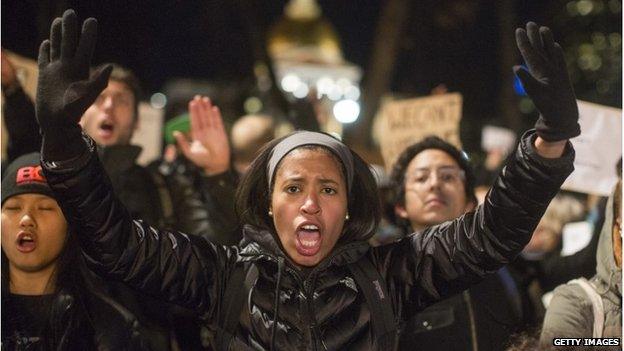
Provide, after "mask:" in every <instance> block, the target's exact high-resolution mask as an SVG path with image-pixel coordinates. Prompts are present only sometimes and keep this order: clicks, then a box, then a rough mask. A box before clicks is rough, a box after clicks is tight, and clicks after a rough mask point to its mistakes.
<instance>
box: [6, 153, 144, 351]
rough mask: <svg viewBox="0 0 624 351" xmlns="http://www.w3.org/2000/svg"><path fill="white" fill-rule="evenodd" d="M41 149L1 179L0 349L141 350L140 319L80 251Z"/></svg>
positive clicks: (22, 159)
mask: <svg viewBox="0 0 624 351" xmlns="http://www.w3.org/2000/svg"><path fill="white" fill-rule="evenodd" d="M39 160H40V156H39V154H37V153H34V154H27V155H24V156H21V157H19V158H17V159H16V160H15V161H14V162H13V163H11V165H9V166H8V169H7V172H6V175H5V177H4V178H3V180H2V277H1V278H2V338H1V340H2V349H3V350H93V349H98V350H119V349H129V350H140V349H144V347H143V346H142V342H141V340H140V338H139V334H140V333H139V332H140V330H139V328H138V327H139V325H138V323H135V322H136V320H135V319H134V318H133V316H132V314H131V313H130V312H129V311H127V310H126V309H125V308H124V307H122V306H121V305H119V304H118V303H116V302H115V301H114V300H113V299H111V298H110V297H108V296H107V295H106V294H105V292H104V289H103V288H102V287H101V286H99V284H100V283H99V282H98V281H97V280H96V279H95V277H93V275H92V274H90V273H89V272H88V271H87V270H86V267H85V266H84V263H83V261H82V259H81V257H80V248H79V247H78V242H77V238H76V236H75V235H74V234H73V233H70V230H69V228H68V225H67V221H66V220H65V217H64V216H63V213H62V212H61V208H60V207H59V205H58V203H57V202H56V200H55V199H54V197H53V196H54V195H53V194H52V190H50V187H49V186H48V184H47V182H46V180H45V178H44V177H43V175H42V174H41V167H40V166H39Z"/></svg>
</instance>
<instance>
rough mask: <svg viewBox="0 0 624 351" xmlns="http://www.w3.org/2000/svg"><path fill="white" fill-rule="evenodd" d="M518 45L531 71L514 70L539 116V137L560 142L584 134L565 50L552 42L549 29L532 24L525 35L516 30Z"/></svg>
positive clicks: (518, 67)
mask: <svg viewBox="0 0 624 351" xmlns="http://www.w3.org/2000/svg"><path fill="white" fill-rule="evenodd" d="M516 43H517V44H518V49H520V53H521V54H522V57H523V58H524V61H525V62H526V64H527V66H528V67H529V71H527V70H526V69H525V68H523V67H522V66H514V68H513V70H514V73H515V74H516V76H518V78H519V79H520V81H521V82H522V86H523V87H524V90H525V91H526V93H527V94H528V95H529V97H530V98H531V100H533V103H534V104H535V107H537V110H538V111H539V112H540V117H539V119H538V120H537V122H536V123H535V129H536V132H537V135H539V136H540V137H541V138H542V139H544V140H546V141H559V140H566V139H570V138H573V137H575V136H578V135H579V134H581V127H580V125H579V123H578V119H579V112H578V106H577V104H576V97H575V96H574V90H573V89H572V84H571V83H570V77H569V76H568V71H567V68H566V63H565V59H564V57H563V50H562V49H561V46H560V45H559V44H558V43H555V41H554V40H553V36H552V33H551V31H550V29H549V28H548V27H541V28H538V26H537V24H535V23H533V22H529V23H527V25H526V31H525V30H524V29H522V28H518V29H517V30H516Z"/></svg>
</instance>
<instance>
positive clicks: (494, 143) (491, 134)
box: [481, 126, 516, 156]
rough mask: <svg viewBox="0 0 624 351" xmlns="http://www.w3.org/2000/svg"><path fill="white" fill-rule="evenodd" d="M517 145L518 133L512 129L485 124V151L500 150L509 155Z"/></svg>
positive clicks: (482, 145) (482, 137) (482, 142)
mask: <svg viewBox="0 0 624 351" xmlns="http://www.w3.org/2000/svg"><path fill="white" fill-rule="evenodd" d="M515 147H516V133H514V132H513V131H512V130H510V129H507V128H502V127H496V126H485V127H483V129H482V130H481V148H482V149H483V150H484V151H494V150H500V151H501V152H502V153H503V155H505V156H506V155H509V153H510V152H512V151H513V150H514V148H515Z"/></svg>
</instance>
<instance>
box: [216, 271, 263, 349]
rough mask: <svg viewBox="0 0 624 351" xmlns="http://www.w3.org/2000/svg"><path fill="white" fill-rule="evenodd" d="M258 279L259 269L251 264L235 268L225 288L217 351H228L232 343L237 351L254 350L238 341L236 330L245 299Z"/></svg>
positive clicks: (217, 337)
mask: <svg viewBox="0 0 624 351" xmlns="http://www.w3.org/2000/svg"><path fill="white" fill-rule="evenodd" d="M257 278H258V267H256V265H254V264H252V263H251V262H245V263H243V264H239V265H237V266H236V267H235V268H234V271H233V272H232V274H231V275H230V279H229V281H228V282H227V284H226V287H225V295H224V297H223V303H222V306H223V310H222V312H221V314H220V316H219V318H220V320H219V327H218V329H217V335H216V336H215V348H216V350H228V349H229V346H230V343H232V342H235V343H236V344H237V350H240V349H243V350H246V349H248V350H252V349H251V348H249V347H246V346H245V345H244V344H243V343H240V342H237V340H236V329H237V328H238V324H239V323H240V315H241V311H242V308H243V306H244V305H245V298H247V296H248V294H249V291H251V288H252V286H253V285H254V284H255V282H256V280H257Z"/></svg>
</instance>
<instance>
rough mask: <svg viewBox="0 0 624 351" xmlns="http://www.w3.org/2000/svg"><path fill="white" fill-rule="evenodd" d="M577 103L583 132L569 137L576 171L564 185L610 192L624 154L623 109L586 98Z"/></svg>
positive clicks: (580, 190)
mask: <svg viewBox="0 0 624 351" xmlns="http://www.w3.org/2000/svg"><path fill="white" fill-rule="evenodd" d="M578 106H579V113H580V118H579V124H580V125H581V135H579V136H578V137H576V138H574V139H571V140H570V141H571V142H572V145H574V150H575V151H576V158H575V160H574V172H572V174H571V175H570V176H569V177H568V179H567V180H566V181H565V183H563V186H562V189H566V190H572V191H578V192H581V193H588V194H596V195H601V196H609V195H610V194H611V192H612V191H613V187H614V186H615V183H616V182H617V174H616V171H615V167H616V165H617V162H618V160H619V159H620V157H622V110H620V109H616V108H613V107H607V106H602V105H597V104H592V103H589V102H584V101H578Z"/></svg>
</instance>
